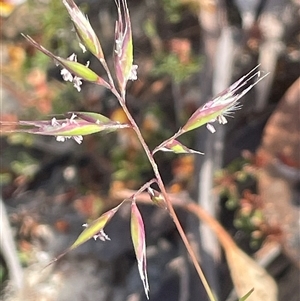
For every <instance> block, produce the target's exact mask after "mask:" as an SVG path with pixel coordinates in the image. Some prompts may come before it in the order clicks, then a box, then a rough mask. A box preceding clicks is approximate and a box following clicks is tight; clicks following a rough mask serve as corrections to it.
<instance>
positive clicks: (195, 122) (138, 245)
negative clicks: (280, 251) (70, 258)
mask: <svg viewBox="0 0 300 301" xmlns="http://www.w3.org/2000/svg"><path fill="white" fill-rule="evenodd" d="M63 3H64V5H65V7H66V8H67V11H68V13H69V15H70V17H71V19H72V22H73V24H74V27H75V31H76V33H77V36H78V37H79V39H80V47H81V49H82V50H83V51H86V50H88V51H90V52H91V53H92V54H93V55H94V56H95V57H96V58H97V59H98V60H99V62H100V63H101V65H102V67H103V68H104V70H105V72H106V77H105V78H103V77H101V76H99V75H98V74H96V73H95V72H94V71H93V70H92V69H90V68H89V62H87V63H85V64H81V63H79V62H77V56H76V55H75V54H72V55H71V56H69V57H68V58H67V59H64V58H61V57H59V56H56V55H54V54H53V53H51V52H50V51H48V50H47V49H45V48H44V47H43V46H42V45H40V44H38V43H37V42H36V41H35V40H33V39H32V38H31V37H29V36H27V35H24V37H25V38H26V39H27V40H28V42H29V43H31V44H32V45H33V46H34V47H36V48H37V49H38V50H40V51H41V52H43V53H44V54H46V55H47V56H48V57H50V58H52V59H53V60H54V61H55V63H56V64H57V65H59V66H61V67H62V70H61V75H62V77H63V79H64V80H65V81H70V82H72V83H73V85H74V87H75V88H76V89H77V90H78V91H79V92H80V90H81V84H82V81H88V82H91V83H94V84H96V85H101V86H104V87H105V88H107V89H108V90H110V91H111V93H113V94H114V95H115V97H116V98H117V100H118V102H119V104H120V106H121V108H122V109H123V111H124V113H125V114H126V116H127V119H128V123H125V124H123V123H120V122H115V121H112V120H110V119H109V118H107V117H106V116H103V115H101V114H98V113H95V112H77V111H71V112H67V113H66V115H65V117H66V118H64V119H56V118H52V119H51V120H42V121H19V122H17V123H15V124H12V123H4V122H2V127H3V129H4V131H6V132H25V133H30V134H36V135H50V136H55V137H56V140H57V141H60V142H63V141H65V140H66V139H73V140H75V141H76V142H77V143H78V144H80V143H82V142H83V137H84V136H85V135H90V134H93V133H97V132H100V131H107V132H109V131H114V130H120V129H123V128H130V129H132V130H133V131H134V132H135V134H136V136H137V138H138V139H139V141H140V143H141V145H142V147H143V149H144V151H145V153H146V155H147V158H148V160H149V162H150V164H151V166H152V169H153V172H154V178H153V179H152V180H150V181H149V182H147V183H145V184H144V185H143V186H142V187H141V188H140V189H139V190H138V191H137V192H135V193H134V194H133V195H132V196H131V197H130V198H128V199H125V200H123V202H121V203H120V204H119V205H118V206H116V207H115V208H113V209H111V210H109V211H107V212H105V213H103V214H102V215H101V216H100V217H99V218H97V219H96V220H94V221H93V222H91V223H90V224H89V225H87V224H85V225H84V227H85V229H84V230H83V232H82V233H81V234H80V235H79V237H78V238H77V240H76V241H75V242H74V243H73V245H72V246H70V247H69V248H68V249H67V250H66V251H65V252H64V253H62V254H61V255H59V256H58V257H57V258H55V259H54V260H53V261H52V262H51V263H53V262H55V261H57V260H58V259H59V258H61V257H62V256H63V255H65V254H66V253H67V252H68V251H70V250H73V249H75V248H77V247H78V246H80V245H81V244H83V243H84V242H86V241H87V240H89V239H91V238H94V239H97V238H99V239H101V240H103V241H105V240H109V237H108V236H107V235H106V234H105V233H104V228H105V226H106V225H107V223H108V222H109V221H110V220H111V218H112V217H113V216H114V214H115V213H116V212H117V211H118V209H119V208H120V207H121V206H122V204H123V203H124V202H131V237H132V241H133V246H134V250H135V254H136V259H137V262H138V269H139V274H140V278H141V280H142V282H143V286H144V291H145V294H146V296H147V298H149V284H148V278H147V264H146V243H145V230H144V223H143V218H142V216H141V214H140V211H139V209H138V207H137V205H136V198H137V196H138V195H139V194H141V193H142V192H144V191H147V192H148V193H149V197H150V198H151V199H152V201H153V202H154V203H155V204H156V205H158V206H159V207H163V208H165V209H166V210H168V212H169V214H170V216H171V217H172V219H173V221H174V223H175V225H176V227H177V229H178V232H179V234H180V236H181V238H182V240H183V242H184V244H185V246H186V248H187V250H188V253H189V255H190V257H191V259H192V262H193V264H194V266H195V268H196V270H197V273H198V275H199V277H200V279H201V281H202V283H203V285H204V288H205V290H206V292H207V295H208V297H209V299H210V301H214V300H216V299H215V297H214V295H213V293H212V291H211V289H210V286H209V285H208V283H207V281H206V278H205V276H204V274H203V272H202V269H201V267H200V265H199V263H198V261H197V257H196V256H195V253H194V251H193V249H192V247H191V246H190V243H189V242H188V239H187V237H186V235H185V233H184V231H183V229H182V226H181V224H180V222H179V220H178V218H177V215H176V213H175V211H174V208H173V206H172V203H171V201H170V198H169V196H168V194H167V192H166V189H165V186H164V183H163V181H162V178H161V175H160V172H159V168H158V166H157V164H156V161H155V159H154V155H155V153H156V152H158V151H164V152H174V153H191V154H194V153H195V154H202V153H201V152H198V151H195V150H192V149H190V148H188V147H187V146H185V145H183V144H182V143H181V142H180V141H178V138H179V137H180V136H181V135H183V134H184V133H186V132H189V131H191V130H194V129H196V128H199V127H200V126H203V125H206V127H207V129H208V130H209V131H210V132H212V133H214V132H215V128H214V126H213V124H214V122H219V123H220V124H226V123H227V119H226V117H231V116H232V114H233V113H234V111H235V110H238V109H240V108H241V105H240V103H239V100H240V98H241V97H243V96H244V95H245V94H246V93H247V92H248V91H249V90H250V89H251V88H252V87H253V86H254V85H255V84H257V83H258V82H259V81H261V80H262V79H263V78H264V77H265V76H266V75H264V76H261V73H260V71H258V69H257V67H256V68H254V69H253V70H251V71H250V72H249V73H248V74H247V75H245V76H243V77H242V78H241V79H239V80H238V81H237V82H235V83H234V84H233V85H231V86H230V87H229V88H228V89H226V90H225V91H223V92H222V93H220V94H219V95H217V96H216V97H215V98H213V99H212V100H210V101H208V102H207V103H206V104H205V105H204V106H202V107H200V108H199V109H197V110H196V111H195V113H194V114H193V115H192V116H191V117H190V118H189V119H188V120H187V122H186V123H185V125H184V126H182V127H181V128H180V129H179V130H178V131H177V132H176V133H175V134H174V135H173V136H172V137H171V138H169V139H167V140H165V141H163V142H162V143H161V144H160V145H158V146H157V147H155V148H154V149H153V150H152V151H151V150H150V149H149V147H148V145H147V144H146V142H145V140H144V137H143V136H142V134H141V131H140V129H139V127H138V125H137V123H136V121H135V119H134V118H133V116H132V115H131V113H130V111H129V109H128V107H127V104H126V85H127V82H128V81H129V80H136V79H137V68H138V66H137V65H134V64H133V42H132V30H131V21H130V15H129V10H128V7H127V3H126V0H118V1H116V5H117V12H118V18H117V21H116V24H115V41H114V53H113V56H114V68H113V69H114V70H113V72H112V70H111V69H110V68H109V67H108V64H107V62H106V59H105V54H104V53H103V51H102V46H101V43H100V41H99V39H98V37H97V35H96V34H95V32H94V30H93V28H92V27H91V24H90V22H89V21H88V19H87V18H86V17H85V16H84V14H83V13H82V12H81V11H80V10H79V8H78V7H77V6H76V4H75V3H74V1H73V0H63ZM254 78H256V81H255V82H254V83H253V84H251V85H248V82H249V81H250V80H252V79H254ZM246 85H247V86H246ZM12 125H14V126H15V127H16V128H14V129H11V128H10V129H7V130H5V126H12ZM154 183H156V184H157V185H158V187H159V189H160V191H155V190H153V189H152V188H151V185H152V184H154ZM51 263H50V264H51Z"/></svg>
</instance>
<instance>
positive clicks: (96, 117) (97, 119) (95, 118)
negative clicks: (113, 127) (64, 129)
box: [68, 111, 113, 124]
mask: <svg viewBox="0 0 300 301" xmlns="http://www.w3.org/2000/svg"><path fill="white" fill-rule="evenodd" d="M68 114H75V115H76V116H78V117H79V118H81V119H83V120H85V121H88V122H93V123H97V124H99V123H108V122H113V121H112V120H110V119H109V118H108V117H106V116H104V115H102V114H98V113H94V112H75V111H74V112H73V111H71V112H68Z"/></svg>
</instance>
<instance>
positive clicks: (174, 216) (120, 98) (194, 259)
mask: <svg viewBox="0 0 300 301" xmlns="http://www.w3.org/2000/svg"><path fill="white" fill-rule="evenodd" d="M111 91H112V93H113V94H114V95H115V96H116V97H117V99H118V101H119V103H120V105H121V107H122V109H123V110H124V112H125V114H126V116H127V118H128V120H129V122H130V124H131V126H132V129H133V130H134V131H135V133H136V135H137V137H138V139H139V141H140V143H141V145H142V147H143V149H144V151H145V153H146V155H147V157H148V160H149V162H150V164H151V166H152V169H153V172H154V175H155V177H156V179H157V184H158V187H159V189H160V191H161V193H162V194H163V196H164V198H165V201H166V204H167V207H168V210H169V213H170V215H171V217H172V219H173V222H174V224H175V226H176V228H177V230H178V232H179V235H180V237H181V239H182V241H183V243H184V245H185V247H186V249H187V251H188V253H189V255H190V257H191V260H192V262H193V264H194V266H195V269H196V271H197V273H198V275H199V278H200V279H201V281H202V284H203V286H204V289H205V291H206V293H207V295H208V298H209V300H210V301H217V300H216V298H215V296H214V294H213V292H212V290H211V288H210V286H209V284H208V282H207V280H206V277H205V275H204V273H203V271H202V269H201V267H200V265H199V263H198V260H197V256H196V254H195V252H194V250H193V248H192V246H191V245H190V243H189V241H188V239H187V237H186V235H185V232H184V230H183V228H182V226H181V224H180V221H179V219H178V217H177V214H176V212H175V210H174V208H173V205H172V203H171V201H170V198H169V197H168V194H167V191H166V188H165V185H164V183H163V180H162V178H161V175H160V172H159V169H158V166H157V164H156V161H155V159H154V157H153V155H152V153H151V151H150V149H149V147H148V145H147V143H146V142H145V140H144V137H143V135H142V133H141V131H140V129H139V127H138V125H137V124H136V122H135V120H134V118H133V117H132V115H131V113H130V112H129V110H128V108H127V106H126V103H125V98H124V96H125V95H122V96H121V95H120V94H119V92H118V91H117V90H116V89H115V88H112V90H111ZM176 134H177V133H176ZM176 134H175V135H176Z"/></svg>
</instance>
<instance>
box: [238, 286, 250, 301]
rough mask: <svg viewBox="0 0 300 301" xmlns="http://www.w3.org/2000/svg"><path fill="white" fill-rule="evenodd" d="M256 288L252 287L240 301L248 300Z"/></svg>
mask: <svg viewBox="0 0 300 301" xmlns="http://www.w3.org/2000/svg"><path fill="white" fill-rule="evenodd" d="M253 291H254V288H252V289H251V290H250V291H249V292H248V293H247V294H246V295H245V296H243V297H242V298H240V299H239V301H246V300H247V299H248V297H249V296H250V295H251V294H252V293H253Z"/></svg>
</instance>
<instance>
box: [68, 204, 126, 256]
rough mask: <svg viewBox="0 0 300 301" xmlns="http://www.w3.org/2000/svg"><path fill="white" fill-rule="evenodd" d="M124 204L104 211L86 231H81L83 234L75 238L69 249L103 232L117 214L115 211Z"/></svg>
mask: <svg viewBox="0 0 300 301" xmlns="http://www.w3.org/2000/svg"><path fill="white" fill-rule="evenodd" d="M122 204H123V202H122V203H121V204H119V205H118V206H116V207H114V208H113V209H111V210H109V211H107V212H105V213H103V214H102V215H101V216H100V217H98V218H97V219H96V220H94V221H93V222H92V223H91V224H89V225H88V226H87V227H86V229H84V231H82V232H81V234H80V235H79V236H78V238H77V239H76V240H75V242H74V243H73V244H72V245H71V247H70V248H69V249H68V250H69V251H70V250H73V249H75V248H77V247H79V246H80V245H82V244H83V243H85V242H86V241H88V240H89V239H91V238H92V237H95V236H97V235H98V234H99V232H101V231H102V230H103V229H104V227H105V226H106V225H107V223H108V222H109V221H110V220H111V218H112V217H113V216H114V215H115V213H116V212H117V211H118V209H119V208H120V206H121V205H122Z"/></svg>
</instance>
